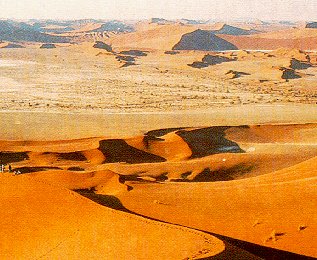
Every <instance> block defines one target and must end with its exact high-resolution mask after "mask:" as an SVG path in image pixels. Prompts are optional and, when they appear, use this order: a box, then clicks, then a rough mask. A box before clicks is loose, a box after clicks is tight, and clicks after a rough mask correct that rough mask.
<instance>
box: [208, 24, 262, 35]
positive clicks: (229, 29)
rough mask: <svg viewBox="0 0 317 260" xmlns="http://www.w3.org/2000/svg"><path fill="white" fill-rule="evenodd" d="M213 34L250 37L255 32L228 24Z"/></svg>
mask: <svg viewBox="0 0 317 260" xmlns="http://www.w3.org/2000/svg"><path fill="white" fill-rule="evenodd" d="M213 32H214V33H215V34H228V35H250V34H254V33H256V32H257V31H255V30H246V29H242V28H238V27H234V26H231V25H228V24H224V25H223V26H222V28H221V29H219V30H214V31H213Z"/></svg>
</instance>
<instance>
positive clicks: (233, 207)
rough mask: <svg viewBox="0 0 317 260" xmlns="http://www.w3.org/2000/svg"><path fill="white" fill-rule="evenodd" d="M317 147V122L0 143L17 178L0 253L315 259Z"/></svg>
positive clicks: (0, 180)
mask: <svg viewBox="0 0 317 260" xmlns="http://www.w3.org/2000/svg"><path fill="white" fill-rule="evenodd" d="M316 148H317V125H316V124H312V123H311V124H284V125H281V124H280V125H278V124H266V125H243V126H211V127H188V128H186V127H181V128H166V129H159V130H152V131H148V132H146V133H144V134H142V135H139V136H134V137H129V138H124V139H120V138H116V139H113V138H109V137H108V138H106V137H96V138H83V139H76V140H65V141H58V140H56V141H40V140H38V141H32V140H29V141H22V140H21V141H14V140H7V141H5V140H3V141H0V150H1V153H0V160H1V163H2V164H6V165H9V164H10V165H11V167H12V172H18V173H20V174H18V175H14V174H13V173H12V172H11V173H9V172H7V171H5V172H4V173H1V176H0V185H1V191H0V192H1V196H0V198H1V199H0V206H1V207H0V208H1V218H0V227H1V228H0V234H1V237H2V238H3V239H2V241H1V252H0V257H1V258H8V257H10V258H11V259H58V258H61V257H63V258H65V257H66V258H68V259H78V258H84V259H100V258H106V259H210V258H211V259H261V258H262V259H263V258H264V259H267V258H266V257H265V255H264V253H263V252H265V250H266V251H267V250H273V251H272V252H271V251H269V252H271V253H272V254H275V256H277V257H279V256H280V257H281V256H284V257H285V254H286V255H287V254H289V255H288V257H303V256H310V257H316V256H317V248H316V245H315V244H314V243H313V241H314V240H316V233H317V232H316V231H317V219H316V216H317V214H316V197H317V193H316V185H317V182H316V180H317V179H316V176H317V172H316V163H317V149H316ZM7 169H8V166H7ZM168 223H170V224H168ZM225 238H231V239H234V241H241V242H240V244H239V243H238V244H236V243H231V242H229V240H227V239H225ZM243 243H251V244H250V245H252V246H251V250H250V247H249V250H246V247H245V246H243V245H244V244H243ZM237 245H240V246H237ZM252 248H253V249H252ZM257 248H262V249H261V250H262V251H261V250H258V249H257ZM263 248H264V249H263ZM270 248H271V249H270ZM274 250H275V251H274ZM280 250H282V251H280ZM261 252H262V253H261ZM277 259H280V258H277Z"/></svg>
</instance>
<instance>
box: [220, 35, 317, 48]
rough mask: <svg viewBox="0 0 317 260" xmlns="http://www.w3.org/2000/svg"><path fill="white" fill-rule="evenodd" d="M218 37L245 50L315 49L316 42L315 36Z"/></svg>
mask: <svg viewBox="0 0 317 260" xmlns="http://www.w3.org/2000/svg"><path fill="white" fill-rule="evenodd" d="M219 37H221V38H223V39H225V40H227V41H229V42H230V43H232V44H234V45H235V46H237V47H238V48H239V49H247V50H274V49H279V48H296V49H300V50H315V49H316V44H317V36H316V37H310V36H307V37H305V38H304V37H302V38H286V39H285V38H272V39H271V38H266V37H258V34H255V35H252V36H232V35H219ZM272 37H273V36H272Z"/></svg>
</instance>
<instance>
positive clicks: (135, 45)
mask: <svg viewBox="0 0 317 260" xmlns="http://www.w3.org/2000/svg"><path fill="white" fill-rule="evenodd" d="M194 30H195V28H194V27H191V26H180V25H156V26H154V28H151V27H150V29H148V30H140V31H137V32H132V33H127V34H123V35H118V36H116V37H113V38H112V39H110V42H111V44H112V45H113V47H114V48H120V49H150V50H151V49H154V50H171V49H172V48H173V46H174V45H175V44H176V43H177V42H178V41H179V40H180V39H181V37H182V36H183V35H184V34H185V33H188V32H192V31H194Z"/></svg>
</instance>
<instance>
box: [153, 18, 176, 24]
mask: <svg viewBox="0 0 317 260" xmlns="http://www.w3.org/2000/svg"><path fill="white" fill-rule="evenodd" d="M150 23H157V24H170V23H173V22H172V21H169V20H166V19H163V18H152V19H151V20H150Z"/></svg>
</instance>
